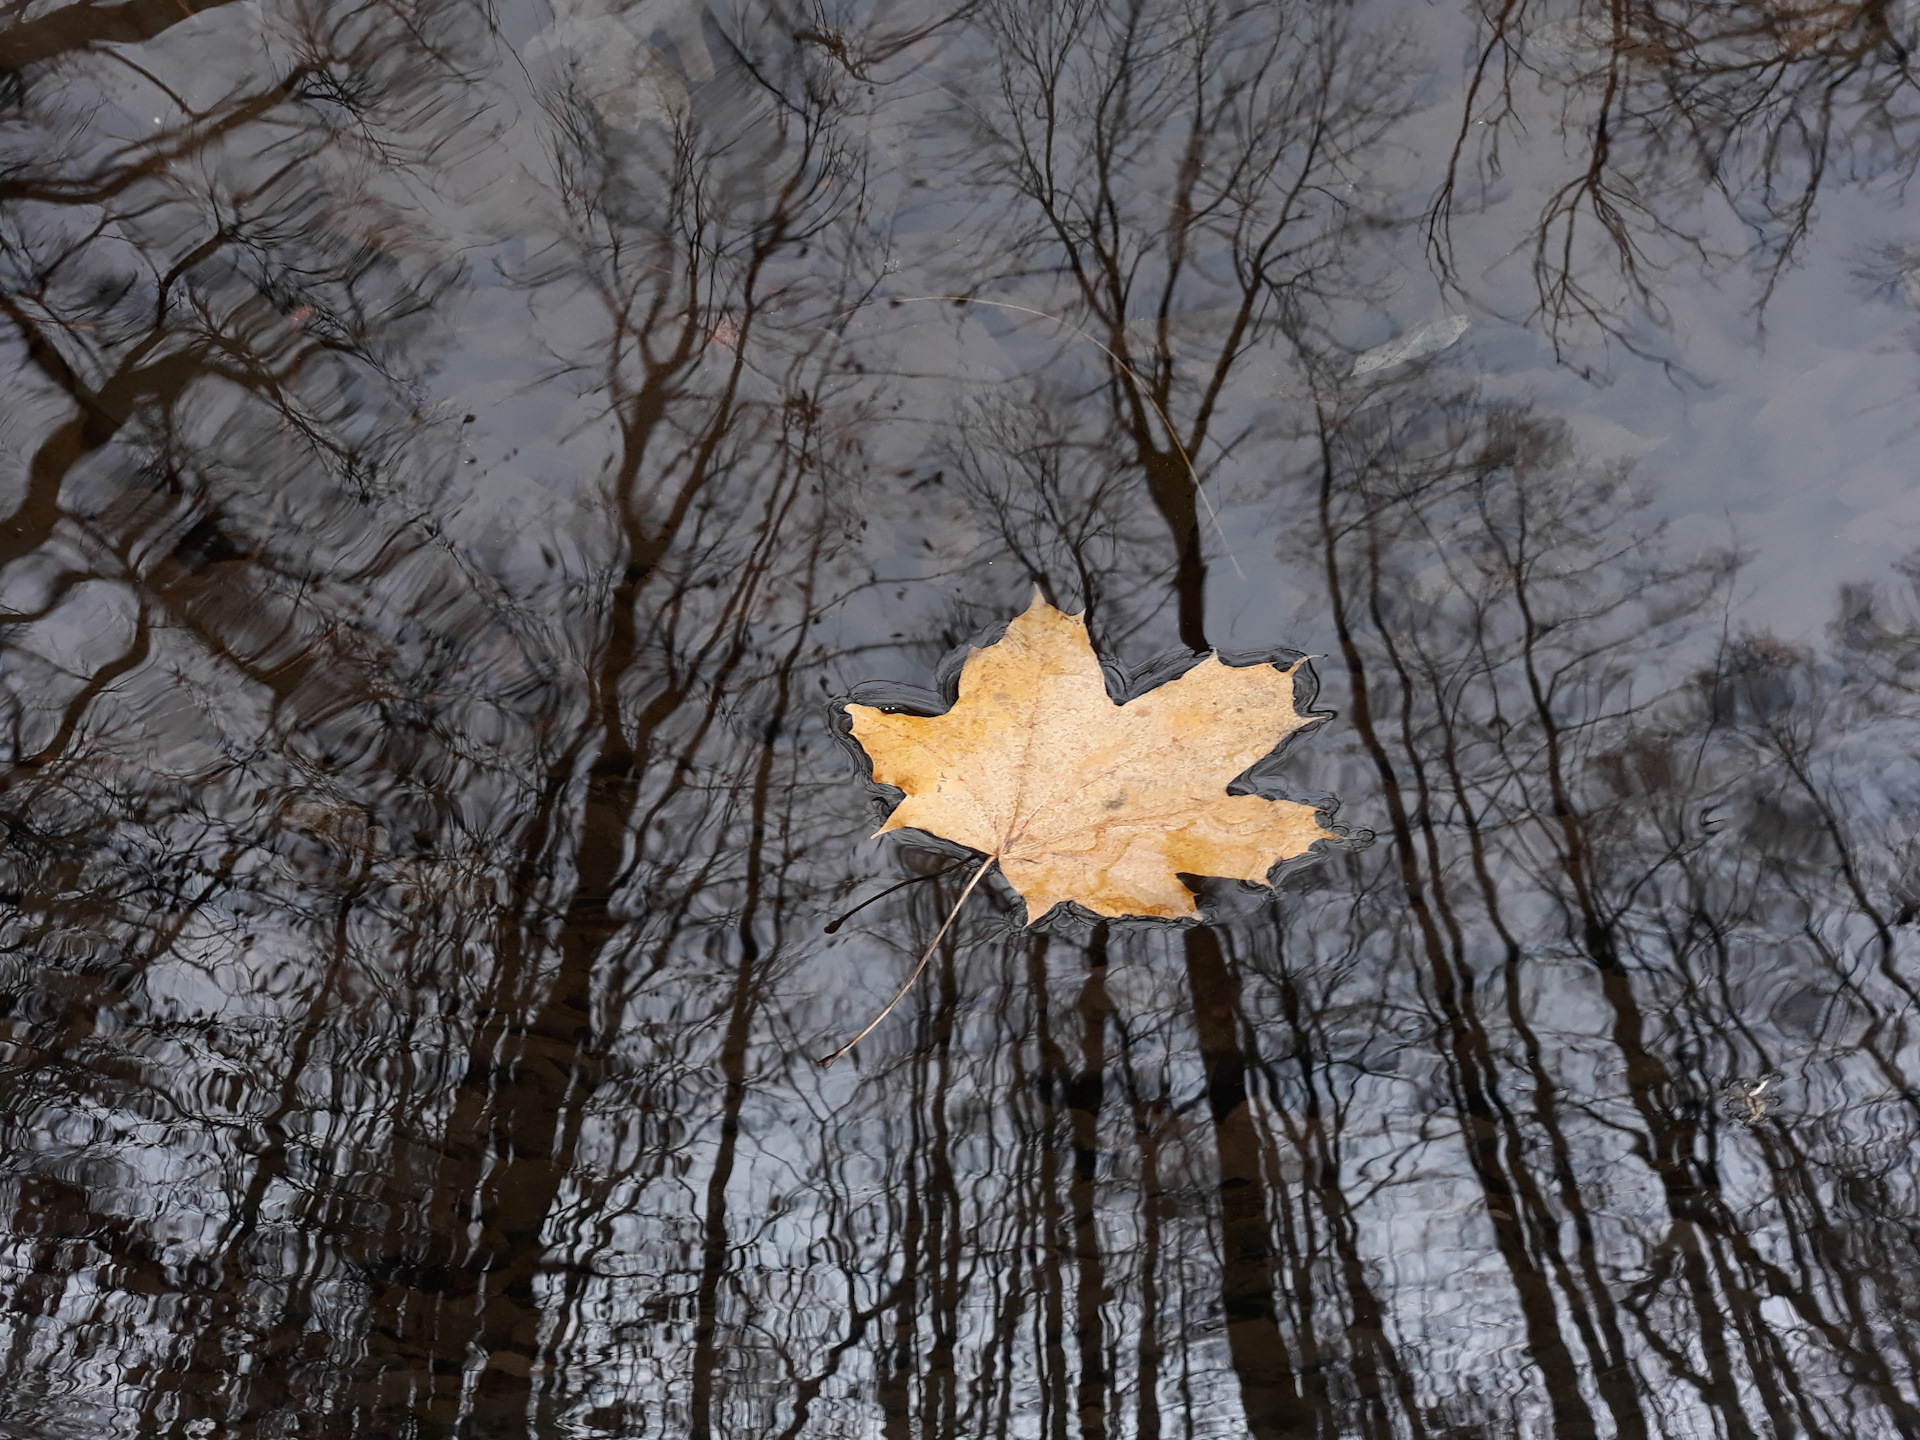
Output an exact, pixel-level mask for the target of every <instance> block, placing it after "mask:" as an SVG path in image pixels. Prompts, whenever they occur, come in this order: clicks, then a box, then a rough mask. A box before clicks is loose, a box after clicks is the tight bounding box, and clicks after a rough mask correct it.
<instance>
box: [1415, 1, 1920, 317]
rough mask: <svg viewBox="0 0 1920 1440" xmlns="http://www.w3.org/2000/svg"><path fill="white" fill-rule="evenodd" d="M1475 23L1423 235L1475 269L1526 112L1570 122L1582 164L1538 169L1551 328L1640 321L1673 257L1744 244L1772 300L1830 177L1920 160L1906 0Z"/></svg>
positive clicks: (1543, 293)
mask: <svg viewBox="0 0 1920 1440" xmlns="http://www.w3.org/2000/svg"><path fill="white" fill-rule="evenodd" d="M1479 21H1480V30H1479V34H1478V36H1477V37H1476V40H1475V46H1474V50H1475V53H1474V57H1473V60H1472V65H1471V69H1470V72H1469V76H1468V81H1467V86H1466V91H1465V96H1464V100H1463V103H1462V105H1461V108H1460V115H1459V121H1458V130H1457V132H1456V134H1455V135H1454V138H1453V142H1452V150H1451V155H1450V158H1449V160H1448V163H1447V169H1446V174H1445V177H1444V180H1443V181H1442V183H1441V185H1440V186H1439V187H1438V189H1437V191H1436V194H1435V199H1434V201H1433V203H1432V206H1431V209H1430V210H1429V213H1428V221H1429V250H1430V253H1431V254H1432V256H1433V258H1434V260H1435V262H1436V263H1437V265H1438V266H1439V268H1440V270H1441V272H1442V274H1443V275H1445V276H1446V277H1448V278H1449V280H1450V281H1452V282H1453V283H1455V284H1459V283H1461V269H1460V266H1459V263H1458V260H1457V257H1456V252H1455V248H1454V240H1453V228H1454V225H1455V222H1456V220H1457V219H1458V218H1459V216H1460V214H1461V212H1462V211H1463V210H1464V209H1470V208H1472V207H1475V206H1477V205H1478V203H1479V192H1480V191H1481V190H1485V189H1489V188H1491V187H1493V186H1495V185H1498V184H1501V183H1502V182H1503V179H1504V178H1505V177H1507V176H1508V174H1509V172H1510V171H1511V170H1512V169H1513V167H1514V165H1515V164H1516V163H1518V161H1517V156H1516V155H1515V154H1514V153H1513V152H1514V151H1515V148H1516V144H1517V141H1518V137H1519V135H1520V133H1521V132H1522V131H1523V130H1524V129H1525V128H1526V127H1527V126H1529V125H1530V124H1533V123H1548V124H1553V125H1555V126H1557V128H1558V130H1559V133H1560V134H1561V135H1562V136H1563V137H1565V139H1566V140H1567V142H1568V151H1569V159H1570V161H1571V164H1570V165H1569V166H1568V168H1567V169H1566V170H1565V171H1564V172H1563V173H1560V174H1555V175H1551V176H1549V177H1546V179H1545V180H1544V183H1542V184H1541V185H1540V189H1541V191H1542V194H1543V198H1542V199H1541V201H1540V203H1539V209H1538V211H1537V214H1536V216H1535V218H1534V221H1533V225H1532V235H1531V239H1530V242H1529V248H1530V250H1531V254H1532V273H1533V281H1534V287H1535V291H1536V294H1537V297H1538V306H1539V311H1538V313H1539V315H1540V316H1541V317H1542V319H1543V320H1544V321H1545V323H1546V326H1547V328H1548V330H1549V331H1550V332H1551V333H1552V334H1553V335H1554V337H1555V338H1556V341H1558V340H1560V339H1561V338H1562V337H1564V336H1566V335H1567V334H1568V332H1569V327H1570V326H1572V325H1574V324H1576V323H1578V322H1591V323H1593V324H1595V325H1597V326H1599V327H1600V328H1601V329H1602V330H1603V331H1604V332H1607V333H1611V334H1615V335H1627V334H1629V333H1630V332H1631V331H1632V329H1633V316H1632V314H1631V313H1630V312H1631V310H1632V309H1633V308H1634V307H1643V308H1644V310H1645V311H1646V312H1648V313H1650V314H1651V315H1652V316H1653V317H1654V318H1655V319H1657V320H1662V321H1664V319H1665V317H1666V314H1667V307H1666V301H1665V298H1664V297H1663V295H1662V294H1661V280H1662V278H1663V277H1664V276H1665V275H1666V274H1667V273H1669V272H1670V271H1671V270H1672V269H1673V268H1674V267H1675V266H1676V265H1685V264H1693V263H1699V262H1703V261H1705V262H1709V263H1713V264H1725V263H1728V262H1732V261H1738V260H1744V261H1747V262H1749V263H1751V264H1752V265H1753V266H1754V267H1755V268H1756V270H1757V271H1758V273H1759V275H1760V277H1761V281H1762V284H1761V291H1760V297H1759V299H1760V304H1761V306H1762V307H1764V305H1765V302H1766V298H1767V297H1768V296H1769V295H1771V293H1772V290H1773V288H1774V286H1775V285H1776V284H1777V283H1778V281H1779V278H1780V276H1781V274H1782V273H1783V272H1784V271H1785V270H1786V269H1787V267H1789V266H1790V265H1791V264H1793V262H1794V261H1795V260H1796V259H1797V258H1798V257H1799V256H1800V254H1801V253H1802V251H1803V249H1804V245H1805V241H1806V239H1807V237H1808V235H1809V233H1810V231H1811V228H1812V225H1813V221H1814V216H1815V212H1816V208H1817V205H1818V202H1819V199H1820V196H1821V194H1822V193H1823V192H1824V191H1828V190H1831V188H1832V187H1833V186H1835V185H1836V184H1846V183H1849V182H1855V181H1863V180H1890V181H1892V182H1894V183H1899V182H1900V181H1901V180H1902V179H1904V178H1905V177H1907V176H1909V175H1911V174H1912V171H1913V166H1914V164H1915V162H1916V159H1920V150H1916V148H1915V141H1914V134H1915V130H1914V120H1915V118H1916V102H1917V101H1920V92H1917V91H1916V88H1915V75H1914V71H1913V66H1912V56H1913V48H1914V42H1915V39H1916V36H1915V33H1914V31H1913V25H1912V17H1911V14H1910V13H1908V12H1906V11H1903V9H1902V7H1900V6H1897V5H1892V4H1885V3H1881V0H1866V3H1849V0H1841V3H1832V4H1798V3H1795V4H1772V3H1744V0H1742V3H1734V4H1727V5H1713V6H1701V5H1690V4H1678V5H1674V4H1666V3H1663V0H1634V3H1630V4H1625V5H1620V4H1609V5H1577V6H1574V7H1572V8H1571V9H1570V10H1565V11H1563V10H1560V9H1553V10H1549V8H1548V7H1546V6H1544V5H1540V4H1537V3H1530V0H1505V3H1501V4H1498V5H1488V6H1483V7H1481V8H1480V11H1479ZM1532 178H1533V177H1531V176H1528V177H1527V179H1528V180H1529V181H1531V180H1532ZM1703 200H1706V201H1709V202H1711V204H1712V206H1721V207H1724V210H1723V211H1722V212H1721V215H1716V214H1715V213H1714V212H1713V209H1712V208H1711V206H1710V207H1706V208H1703V206H1702V204H1701V202H1702V201H1703ZM1722 216H1724V217H1725V219H1727V220H1731V221H1732V222H1733V223H1732V226H1731V227H1729V226H1728V225H1727V224H1725V223H1723V220H1722V218H1721V217H1722ZM1609 282H1611V283H1609Z"/></svg>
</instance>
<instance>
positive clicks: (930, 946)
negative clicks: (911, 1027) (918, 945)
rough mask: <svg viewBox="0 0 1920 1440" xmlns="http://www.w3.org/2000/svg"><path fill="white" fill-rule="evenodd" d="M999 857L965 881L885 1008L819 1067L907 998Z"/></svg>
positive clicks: (991, 858) (862, 1036)
mask: <svg viewBox="0 0 1920 1440" xmlns="http://www.w3.org/2000/svg"><path fill="white" fill-rule="evenodd" d="M999 859H1000V857H999V856H998V855H989V856H988V857H987V858H986V860H985V861H984V862H983V863H982V864H981V866H980V868H979V869H978V870H976V871H974V872H973V878H972V879H971V880H969V881H967V888H966V889H964V890H962V891H961V892H960V898H959V899H958V900H956V901H954V902H953V908H952V909H951V910H949V911H948V912H947V918H946V919H945V920H942V921H941V922H940V928H939V929H938V930H936V931H934V932H933V939H932V940H930V941H928V942H927V948H926V949H925V950H922V951H921V952H920V963H919V964H917V965H915V966H914V967H913V973H912V974H911V975H909V976H907V983H906V984H904V985H902V986H901V987H900V993H899V994H897V995H895V996H894V997H893V999H891V1000H889V1001H888V1002H887V1008H886V1009H884V1010H882V1011H881V1012H880V1013H879V1014H878V1015H876V1016H874V1017H873V1019H871V1020H869V1021H868V1022H867V1028H866V1029H864V1030H862V1031H861V1032H860V1033H859V1034H858V1035H856V1036H854V1037H853V1038H852V1039H851V1040H849V1041H847V1043H846V1044H844V1045H842V1046H841V1047H840V1048H839V1049H838V1050H836V1051H834V1052H833V1053H832V1054H831V1055H823V1056H821V1057H820V1067H821V1068H822V1069H825V1068H826V1067H827V1066H829V1065H831V1064H833V1062H834V1061H836V1060H838V1059H839V1058H840V1057H841V1056H842V1055H844V1054H846V1053H847V1052H848V1051H849V1050H851V1049H853V1047H854V1046H856V1045H858V1044H859V1043H860V1042H861V1041H862V1040H864V1039H866V1038H867V1036H869V1035H871V1034H872V1033H873V1031H874V1028H875V1027H876V1026H878V1025H879V1023H880V1022H881V1021H882V1020H884V1019H886V1018H887V1016H889V1015H891V1014H892V1013H893V1007H894V1006H896V1005H898V1004H899V1003H900V1002H901V1001H902V1000H904V999H906V998H907V992H908V991H909V990H911V989H913V982H914V981H916V980H918V979H919V978H920V972H921V971H922V970H924V969H926V968H927V962H928V961H929V960H931V959H932V958H933V952H934V951H935V950H936V949H938V948H939V946H940V941H941V940H942V939H943V938H944V937H945V935H946V933H947V931H948V930H949V929H950V928H952V925H953V918H954V916H956V915H958V914H959V913H960V907H961V906H962V905H964V904H966V903H967V897H968V896H969V895H971V894H972V893H973V887H974V886H976V885H978V884H979V883H980V877H981V876H983V875H985V874H986V873H987V871H989V870H991V869H992V868H993V867H994V864H995V863H996V862H997V861H998V860H999Z"/></svg>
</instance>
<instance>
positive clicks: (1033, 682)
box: [823, 590, 1339, 1064]
mask: <svg viewBox="0 0 1920 1440" xmlns="http://www.w3.org/2000/svg"><path fill="white" fill-rule="evenodd" d="M1298 668H1299V665H1298V663H1297V662H1296V664H1295V665H1294V666H1292V667H1290V668H1288V669H1285V670H1281V669H1278V668H1277V667H1275V666H1272V665H1244V666H1242V665H1226V664H1223V663H1222V662H1221V660H1220V658H1219V657H1218V656H1217V655H1209V656H1208V657H1207V658H1206V659H1205V660H1202V661H1201V662H1200V663H1199V664H1198V665H1196V666H1194V667H1193V668H1192V669H1191V670H1188V671H1187V672H1186V673H1185V674H1183V675H1181V676H1179V677H1178V678H1176V679H1173V680H1169V681H1168V682H1167V683H1166V684H1164V685H1161V686H1158V687H1156V688H1155V689H1152V690H1149V691H1148V692H1147V693H1146V694H1144V695H1141V696H1138V697H1136V698H1135V699H1133V700H1130V701H1128V702H1127V703H1125V704H1124V705H1123V704H1119V703H1116V702H1115V701H1114V699H1113V698H1112V697H1111V696H1110V695H1108V694H1107V684H1106V676H1105V674H1104V673H1103V672H1102V671H1101V669H1100V660H1099V657H1098V656H1096V655H1095V654H1094V651H1093V644H1092V642H1091V641H1090V640H1089V639H1088V638H1087V624H1086V620H1085V618H1084V617H1083V616H1080V615H1067V614H1063V613H1062V612H1060V611H1058V610H1056V609H1054V608H1053V606H1051V605H1049V604H1048V603H1047V602H1046V601H1045V600H1044V599H1042V598H1041V596H1040V594H1039V592H1038V591H1037V590H1036V591H1035V593H1034V597H1033V604H1032V605H1030V606H1028V608H1027V611H1026V613H1025V614H1023V615H1020V616H1018V617H1017V618H1015V620H1014V621H1013V622H1012V623H1011V624H1010V625H1008V626H1007V633H1006V635H1005V636H1004V637H1003V638H1002V639H1000V640H998V641H996V642H995V643H994V644H992V645H988V646H986V647H985V648H983V649H974V650H970V651H969V652H968V653H967V660H966V664H965V665H964V666H963V667H962V668H961V671H960V695H959V698H958V699H957V700H956V701H955V702H954V705H953V708H952V709H951V710H949V711H947V713H946V714H944V715H932V716H923V715H897V714H894V713H892V712H890V711H886V710H880V709H877V708H875V707H874V706H871V705H848V706H847V707H846V709H847V715H848V718H849V719H850V720H851V721H852V723H853V735H854V739H856V740H857V741H859V743H860V745H861V747H862V748H863V749H865V751H866V752H867V755H868V757H869V758H870V759H871V760H872V762H873V778H874V779H875V780H877V781H879V782H880V783H881V784H883V785H892V786H895V787H897V788H899V789H900V790H903V791H905V792H906V798H905V799H903V800H902V801H901V802H900V804H899V805H898V806H896V807H895V808H894V810H893V813H892V814H891V815H889V816H888V817H887V822H886V824H884V825H882V826H881V827H880V829H879V830H878V831H877V832H876V833H877V834H885V833H886V832H887V831H889V830H904V829H909V828H911V829H915V830H924V831H926V832H927V833H928V834H929V835H937V836H939V837H940V838H942V839H944V840H952V841H955V842H957V843H959V844H961V845H965V846H968V847H969V848H971V849H974V850H978V851H981V852H982V853H983V854H984V855H985V856H986V857H987V858H986V860H985V861H984V862H983V863H982V864H981V865H980V866H979V868H978V869H976V870H975V871H974V873H973V878H972V879H970V880H969V881H968V882H967V886H966V889H965V890H963V891H962V892H961V894H960V900H959V901H957V902H956V903H955V905H954V908H953V911H952V912H951V913H949V914H948V916H947V920H946V924H943V925H942V926H941V927H940V930H939V932H938V933H937V934H935V936H934V937H933V942H932V944H930V945H928V947H927V949H926V951H925V953H923V954H922V955H921V957H920V963H919V964H918V965H916V966H915V967H914V970H913V974H912V975H910V976H909V977H908V979H907V983H906V984H905V985H903V986H902V987H901V989H900V993H899V994H898V995H895V996H894V998H893V1002H892V1003H891V1004H889V1005H888V1006H887V1007H886V1009H885V1010H883V1011H881V1012H880V1014H879V1015H878V1016H876V1017H875V1018H874V1020H873V1022H872V1023H871V1024H869V1025H868V1026H867V1027H866V1029H864V1030H862V1031H861V1032H860V1034H859V1035H856V1036H854V1038H853V1039H852V1040H850V1041H848V1042H847V1044H845V1045H843V1046H842V1047H841V1048H840V1049H839V1050H837V1051H835V1052H834V1053H833V1054H832V1055H829V1056H827V1057H825V1061H824V1062H823V1063H826V1064H831V1063H833V1061H834V1060H836V1059H838V1058H839V1057H840V1056H841V1055H844V1054H845V1053H846V1052H847V1051H848V1050H851V1049H852V1048H853V1046H854V1045H855V1044H857V1043H858V1042H859V1041H860V1040H861V1039H862V1038H864V1037H865V1036H866V1035H867V1034H868V1033H869V1032H870V1031H872V1029H873V1028H874V1026H875V1025H878V1024H879V1023H880V1021H881V1020H882V1019H884V1018H885V1017H886V1015H887V1014H888V1013H889V1012H890V1011H892V1009H893V1007H894V1005H897V1004H899V1002H900V1000H901V999H902V997H904V996H905V995H906V993H907V990H908V989H909V988H911V987H912V985H913V982H914V980H915V979H916V978H918V976H919V974H920V972H921V970H922V969H924V968H925V966H926V963H927V960H928V958H929V957H930V956H931V955H932V954H933V950H934V947H935V946H937V945H938V944H939V943H940V937H941V936H942V935H945V934H946V932H947V926H948V925H951V924H952V923H953V917H954V915H955V914H958V913H959V909H960V904H961V903H964V902H965V900H966V898H967V896H968V895H969V894H971V893H972V892H973V888H974V886H976V885H978V884H979V883H980V880H981V878H982V877H983V876H985V875H986V873H987V871H989V870H990V869H992V868H993V867H994V866H996V865H997V866H999V868H1000V871H1001V873H1002V874H1004V875H1005V876H1006V877H1007V881H1008V883H1009V884H1011V885H1012V886H1013V888H1014V889H1015V890H1016V891H1018V892H1019V894H1020V897H1021V898H1022V899H1023V900H1024V901H1026V906H1027V922H1028V923H1029V924H1031V923H1032V922H1033V921H1035V920H1038V919H1039V918H1040V917H1041V916H1043V915H1045V914H1046V913H1047V912H1048V911H1049V910H1051V909H1053V908H1054V906H1056V905H1058V904H1061V903H1063V902H1066V901H1072V902H1075V903H1078V904H1080V905H1083V906H1085V907H1086V908H1087V909H1089V910H1091V911H1093V912H1094V913H1095V914H1097V915H1110V916H1115V917H1119V916H1129V915H1137V916H1148V917H1160V918H1166V919H1176V918H1183V917H1191V916H1193V915H1196V914H1198V913H1199V912H1198V911H1197V909H1196V908H1195V906H1194V903H1193V892H1192V891H1190V890H1188V889H1187V887H1186V886H1185V885H1183V884H1181V883H1180V879H1179V877H1180V876H1181V875H1182V874H1187V875H1219V876H1224V877H1226V878H1229V879H1234V880H1249V881H1254V882H1256V883H1264V882H1265V880H1266V878H1267V873H1268V872H1269V871H1270V870H1272V868H1273V867H1274V866H1275V865H1276V864H1278V863H1279V862H1280V861H1282V860H1286V859H1290V858H1291V857H1293V856H1296V855H1301V854H1304V853H1305V852H1306V851H1307V849H1308V847H1309V846H1311V845H1312V844H1313V843H1314V842H1315V841H1316V840H1333V839H1337V838H1339V837H1338V836H1336V835H1335V834H1334V832H1332V831H1329V830H1326V829H1324V828H1323V827H1322V826H1321V825H1320V822H1319V821H1318V820H1317V819H1315V818H1314V810H1313V807H1312V806H1310V805H1301V804H1297V803H1295V802H1294V801H1291V800H1269V799H1266V798H1264V797H1262V796H1259V795H1232V794H1229V793H1228V792H1227V786H1228V785H1229V784H1231V783H1232V782H1233V781H1235V780H1237V779H1238V778H1239V777H1240V776H1241V775H1243V774H1245V773H1246V771H1247V770H1248V768H1249V767H1251V766H1252V765H1254V764H1255V763H1256V762H1258V761H1260V760H1262V759H1264V758H1265V757H1266V756H1267V755H1269V754H1271V753H1272V751H1273V749H1274V747H1275V746H1277V745H1278V744H1279V743H1280V742H1281V741H1282V740H1284V739H1285V738H1286V737H1287V736H1289V735H1291V734H1292V733H1293V732H1294V731H1296V730H1298V729H1300V728H1301V727H1302V726H1304V725H1307V724H1310V723H1311V722H1312V718H1313V717H1311V716H1305V715H1302V714H1300V712H1299V711H1298V710H1296V709H1295V708H1294V705H1293V676H1294V671H1295V670H1297V669H1298Z"/></svg>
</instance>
